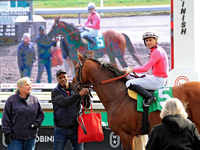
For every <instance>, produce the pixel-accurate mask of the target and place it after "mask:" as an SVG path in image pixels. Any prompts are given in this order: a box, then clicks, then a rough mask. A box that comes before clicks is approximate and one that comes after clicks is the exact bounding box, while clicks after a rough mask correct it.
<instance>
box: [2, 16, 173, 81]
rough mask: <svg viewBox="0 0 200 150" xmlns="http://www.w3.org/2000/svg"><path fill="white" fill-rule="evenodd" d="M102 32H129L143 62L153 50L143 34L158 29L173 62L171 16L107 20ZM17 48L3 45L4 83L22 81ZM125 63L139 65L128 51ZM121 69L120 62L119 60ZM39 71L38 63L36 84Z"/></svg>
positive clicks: (49, 20) (53, 69)
mask: <svg viewBox="0 0 200 150" xmlns="http://www.w3.org/2000/svg"><path fill="white" fill-rule="evenodd" d="M63 20H64V21H66V22H70V23H74V24H77V23H78V19H63ZM85 20H86V19H85V18H83V19H82V20H81V23H83V22H85ZM46 21H47V22H46V23H47V32H48V31H49V30H50V28H51V26H52V25H53V23H54V20H53V19H47V20H46ZM101 25H102V28H101V31H102V32H103V31H106V30H108V29H112V30H116V31H118V32H122V33H125V34H127V35H128V36H129V38H130V39H131V42H132V43H133V46H134V48H135V50H136V51H137V53H138V55H139V57H140V59H141V60H142V62H143V63H145V62H146V61H147V60H148V57H149V56H148V54H149V50H148V49H147V48H146V47H145V46H144V44H143V41H142V39H141V36H142V34H143V33H144V32H145V31H146V30H148V29H153V30H156V31H157V32H158V34H159V40H158V42H159V45H160V46H162V47H163V48H164V49H165V50H166V52H167V54H168V57H169V63H170V16H140V17H136V16H135V17H122V18H103V19H102V21H101ZM17 47H18V44H16V45H12V46H0V83H16V81H17V80H18V79H19V78H20V73H19V70H18V65H17ZM34 47H35V51H36V54H37V46H36V44H34ZM100 59H101V60H104V61H106V62H109V59H108V56H107V55H104V56H103V57H102V58H100ZM125 60H126V62H127V64H128V65H129V66H132V67H134V66H139V65H138V64H137V63H136V61H135V60H133V58H132V57H131V56H130V55H129V52H128V51H126V54H125ZM117 64H118V66H119V68H121V66H120V65H119V62H118V61H117ZM60 68H63V69H64V66H63V65H62V66H56V67H53V68H52V77H53V78H52V82H53V83H56V82H57V81H56V78H55V73H56V71H57V70H58V69H60ZM37 71H38V62H37V60H36V62H35V63H34V66H33V70H32V76H31V77H32V80H33V81H32V82H33V83H35V82H36V78H37ZM41 82H42V83H47V74H46V70H45V69H44V72H43V75H42V79H41Z"/></svg>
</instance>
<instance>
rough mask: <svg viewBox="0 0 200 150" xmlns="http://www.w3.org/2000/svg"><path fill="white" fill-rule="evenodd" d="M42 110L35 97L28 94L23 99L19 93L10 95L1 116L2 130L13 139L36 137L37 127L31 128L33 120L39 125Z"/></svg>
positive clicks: (42, 116)
mask: <svg viewBox="0 0 200 150" xmlns="http://www.w3.org/2000/svg"><path fill="white" fill-rule="evenodd" d="M43 120H44V112H43V110H42V107H41V106H40V103H39V101H38V99H37V97H35V96H33V95H29V96H28V98H27V99H26V100H25V99H23V98H21V97H20V96H19V94H18V93H17V94H14V95H11V96H10V97H9V98H8V99H7V101H6V104H5V107H4V110H3V117H2V131H3V133H4V134H5V135H6V134H8V133H11V136H12V138H14V139H36V137H37V131H38V129H32V128H31V125H32V123H33V122H35V121H36V122H38V124H39V126H41V124H42V121H43Z"/></svg>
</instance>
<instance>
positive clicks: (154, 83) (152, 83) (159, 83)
mask: <svg viewBox="0 0 200 150" xmlns="http://www.w3.org/2000/svg"><path fill="white" fill-rule="evenodd" d="M166 81H167V78H163V77H156V76H153V75H151V76H150V75H146V76H145V77H144V78H134V79H130V80H128V81H127V82H126V87H129V86H130V85H132V84H137V85H139V86H141V87H142V88H144V89H148V90H156V89H159V88H162V87H163V86H165V84H166Z"/></svg>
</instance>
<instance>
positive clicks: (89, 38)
mask: <svg viewBox="0 0 200 150" xmlns="http://www.w3.org/2000/svg"><path fill="white" fill-rule="evenodd" d="M83 38H85V39H86V40H88V41H89V42H90V48H91V49H93V47H94V46H95V45H96V44H97V43H96V41H95V40H94V39H93V38H92V37H89V36H87V35H84V36H83Z"/></svg>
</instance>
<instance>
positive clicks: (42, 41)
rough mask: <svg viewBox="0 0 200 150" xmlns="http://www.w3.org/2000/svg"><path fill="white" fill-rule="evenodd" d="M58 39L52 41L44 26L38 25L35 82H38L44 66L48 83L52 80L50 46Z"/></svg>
mask: <svg viewBox="0 0 200 150" xmlns="http://www.w3.org/2000/svg"><path fill="white" fill-rule="evenodd" d="M57 41H58V39H55V41H52V39H51V38H50V36H48V35H46V34H45V27H44V26H40V27H39V36H38V38H37V47H38V75H37V81H36V82H37V83H40V81H41V77H42V73H43V71H44V67H45V68H46V71H47V76H48V83H51V82H52V70H51V46H53V45H54V44H55V43H56V42H57Z"/></svg>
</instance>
